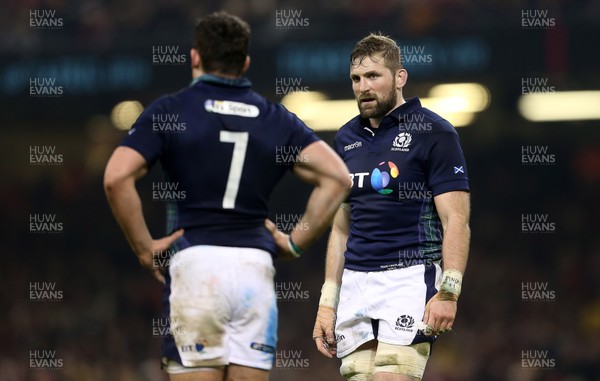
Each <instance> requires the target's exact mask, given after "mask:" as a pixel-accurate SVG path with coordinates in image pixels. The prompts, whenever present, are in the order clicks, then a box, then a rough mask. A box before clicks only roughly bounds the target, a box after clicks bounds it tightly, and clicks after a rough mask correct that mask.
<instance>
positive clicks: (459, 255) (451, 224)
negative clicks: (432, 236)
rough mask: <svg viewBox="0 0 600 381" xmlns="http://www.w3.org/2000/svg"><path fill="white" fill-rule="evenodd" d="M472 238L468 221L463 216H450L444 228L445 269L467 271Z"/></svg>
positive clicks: (443, 259) (443, 257) (443, 252)
mask: <svg viewBox="0 0 600 381" xmlns="http://www.w3.org/2000/svg"><path fill="white" fill-rule="evenodd" d="M470 240H471V229H470V228H469V224H468V222H467V221H465V220H464V219H461V218H456V219H452V218H450V219H449V220H448V226H447V227H446V229H444V239H443V241H442V261H443V265H444V270H448V269H454V270H458V271H460V272H461V273H464V272H465V269H466V267H467V259H468V257H469V243H470Z"/></svg>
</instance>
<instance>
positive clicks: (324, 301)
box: [313, 204, 350, 358]
mask: <svg viewBox="0 0 600 381" xmlns="http://www.w3.org/2000/svg"><path fill="white" fill-rule="evenodd" d="M347 208H348V205H347V204H342V207H340V208H339V209H338V211H337V213H336V214H335V218H334V220H333V227H332V229H331V234H330V235H329V242H328V243H327V258H326V263H325V284H324V285H323V288H322V290H321V299H320V300H319V310H318V311H317V319H316V321H315V327H314V329H313V339H314V340H315V345H316V347H317V350H318V351H319V352H321V353H322V354H323V355H324V356H327V357H329V358H332V357H333V356H335V354H336V350H337V349H336V347H337V343H336V340H335V320H336V308H337V300H338V297H339V288H340V286H341V284H342V272H343V271H344V252H345V251H346V243H347V241H348V236H349V234H350V211H349V210H347Z"/></svg>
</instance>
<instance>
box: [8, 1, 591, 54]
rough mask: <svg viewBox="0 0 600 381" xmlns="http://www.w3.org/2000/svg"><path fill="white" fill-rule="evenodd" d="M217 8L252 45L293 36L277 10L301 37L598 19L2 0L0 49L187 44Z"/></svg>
mask: <svg viewBox="0 0 600 381" xmlns="http://www.w3.org/2000/svg"><path fill="white" fill-rule="evenodd" d="M219 9H225V10H227V11H229V12H232V13H234V14H236V15H239V16H241V17H243V18H244V19H246V20H247V21H248V22H249V23H250V24H251V25H252V26H253V27H254V33H255V36H254V37H255V38H254V39H253V43H255V44H259V45H262V44H270V43H276V42H277V41H279V39H278V38H281V37H283V36H286V38H293V29H294V28H289V29H288V28H276V22H277V21H276V19H277V18H278V17H279V16H278V12H282V11H289V10H294V11H300V12H301V13H299V14H298V13H295V17H298V18H301V19H307V20H308V21H307V23H308V25H310V28H302V29H303V31H302V38H311V36H312V37H315V38H323V36H326V37H327V38H336V37H338V38H339V37H347V36H348V35H352V28H339V25H361V27H363V28H365V29H372V30H385V31H387V33H391V34H393V35H401V36H421V35H431V34H446V33H465V32H473V31H478V32H484V31H486V30H490V29H494V28H495V29H502V28H506V27H513V28H517V29H520V27H521V26H520V24H519V23H520V20H521V12H522V11H523V10H528V9H540V10H545V11H547V12H548V15H549V16H548V17H553V18H556V19H557V22H558V23H571V24H577V25H586V24H588V25H595V21H596V19H597V17H598V15H599V14H600V4H599V3H598V2H596V1H593V0H581V1H559V0H539V1H525V0H513V1H495V0H486V1H479V2H467V1H461V0H431V1H426V2H423V1H408V0H405V1H396V0H381V1H376V2H374V1H369V0H331V1H316V0H310V1H306V0H285V1H280V0H248V1H247V0H224V1H218V0H207V1H201V2H200V1H193V0H158V1H144V0H127V1H112V0H83V1H68V0H28V1H20V0H6V1H4V2H3V10H2V12H1V13H0V33H1V34H2V36H3V38H2V39H0V51H4V52H5V53H6V54H22V53H28V54H31V53H41V54H44V53H51V54H53V53H61V52H65V51H70V52H75V51H80V50H84V51H88V50H89V49H90V48H93V50H94V51H96V52H104V51H107V50H124V49H128V48H131V47H139V45H140V41H159V42H160V41H167V42H171V43H172V42H173V41H178V42H180V41H187V40H189V31H190V30H191V27H192V26H193V24H194V20H195V19H196V18H197V17H200V16H202V15H205V14H207V13H209V12H212V11H215V10H219ZM44 10H45V11H49V12H51V13H48V14H47V16H46V18H54V19H60V20H61V22H60V26H59V27H58V28H42V30H40V31H37V32H36V28H32V21H31V19H32V17H33V18H38V17H39V13H35V12H42V11H44ZM32 12H34V13H33V16H32ZM280 14H281V13H280ZM34 24H35V22H34ZM42 31H44V32H42ZM289 34H292V37H289ZM181 38H183V40H181Z"/></svg>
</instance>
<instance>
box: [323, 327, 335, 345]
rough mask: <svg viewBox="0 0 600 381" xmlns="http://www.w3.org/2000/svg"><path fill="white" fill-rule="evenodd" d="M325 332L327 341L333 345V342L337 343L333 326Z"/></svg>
mask: <svg viewBox="0 0 600 381" xmlns="http://www.w3.org/2000/svg"><path fill="white" fill-rule="evenodd" d="M325 334H326V336H327V343H329V344H330V345H333V343H335V337H334V336H333V327H331V326H329V327H327V329H326V333H325Z"/></svg>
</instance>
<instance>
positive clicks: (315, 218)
mask: <svg viewBox="0 0 600 381" xmlns="http://www.w3.org/2000/svg"><path fill="white" fill-rule="evenodd" d="M300 157H302V158H303V160H302V162H301V163H297V164H296V165H295V166H294V173H295V174H296V176H298V177H299V178H300V179H301V180H302V181H304V182H307V183H309V184H313V185H314V189H313V191H312V193H311V195H310V197H309V199H308V203H307V204H306V209H305V211H304V214H303V215H302V218H301V219H300V221H298V223H297V224H296V226H295V227H294V229H293V230H292V231H291V232H290V237H292V240H293V242H294V243H295V244H296V246H298V247H299V248H300V249H307V248H308V247H309V246H310V245H312V244H313V243H314V241H316V240H317V238H319V237H320V236H321V234H323V232H324V231H325V230H326V229H327V228H328V227H329V226H330V224H331V220H332V218H333V216H334V214H335V212H336V211H337V210H338V208H339V205H340V203H341V202H342V201H344V199H345V198H346V196H347V195H348V192H349V191H350V185H351V183H350V176H349V174H348V168H346V164H344V162H343V161H342V159H340V157H339V156H338V155H337V154H336V153H335V152H334V151H333V150H332V149H331V148H329V146H328V145H327V144H325V143H324V142H322V141H318V142H315V143H312V144H310V145H309V146H307V147H305V148H304V149H303V150H302V151H300ZM269 225H270V229H271V231H272V232H274V233H275V240H276V242H277V245H278V246H279V248H280V250H284V251H285V250H286V248H287V235H283V234H277V232H275V231H274V230H273V229H274V226H273V225H272V224H269ZM304 227H308V228H304Z"/></svg>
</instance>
